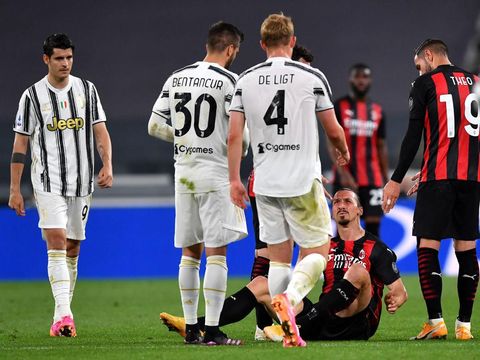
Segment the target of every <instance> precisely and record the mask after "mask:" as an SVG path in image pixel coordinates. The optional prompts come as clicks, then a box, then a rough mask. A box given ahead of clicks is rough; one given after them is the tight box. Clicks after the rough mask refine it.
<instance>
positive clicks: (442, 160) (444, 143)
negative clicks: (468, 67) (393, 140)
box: [409, 65, 480, 182]
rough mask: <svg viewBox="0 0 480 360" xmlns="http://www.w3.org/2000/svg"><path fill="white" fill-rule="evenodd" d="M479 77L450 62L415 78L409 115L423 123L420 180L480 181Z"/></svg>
mask: <svg viewBox="0 0 480 360" xmlns="http://www.w3.org/2000/svg"><path fill="white" fill-rule="evenodd" d="M477 81H478V77H477V76H476V75H473V74H471V73H469V72H468V71H465V70H462V69H461V68H459V67H456V66H453V65H440V66H438V67H437V68H436V69H435V70H433V71H431V72H429V73H426V74H423V75H422V76H420V77H419V78H418V79H417V80H415V82H414V84H413V86H412V90H411V92H410V99H409V103H410V119H411V121H412V119H413V121H415V120H417V121H422V122H423V125H424V131H423V138H424V144H425V145H424V151H423V161H422V168H421V178H420V181H422V182H425V181H431V180H446V179H451V180H468V181H480V166H479V152H480V145H479V144H480V143H479V133H480V113H479V99H478V95H476V94H474V91H473V87H474V85H475V83H476V82H477Z"/></svg>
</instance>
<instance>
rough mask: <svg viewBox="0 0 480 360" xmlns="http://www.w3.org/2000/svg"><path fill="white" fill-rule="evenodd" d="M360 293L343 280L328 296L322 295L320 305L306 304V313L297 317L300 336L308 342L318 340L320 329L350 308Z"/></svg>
mask: <svg viewBox="0 0 480 360" xmlns="http://www.w3.org/2000/svg"><path fill="white" fill-rule="evenodd" d="M359 293H360V290H359V289H357V288H356V287H355V286H353V285H352V283H351V282H350V281H348V280H346V279H342V280H340V281H339V282H337V283H336V284H335V285H334V287H333V289H332V290H331V291H330V292H329V293H328V294H325V295H322V296H321V297H320V300H319V301H318V303H316V304H313V307H312V306H308V303H307V304H304V311H302V313H300V314H298V315H297V317H296V322H297V325H298V327H299V329H300V335H301V336H302V337H303V338H304V339H307V340H313V339H316V338H317V337H318V329H319V328H320V327H321V326H323V325H324V324H325V321H328V320H329V319H331V318H330V315H331V314H335V313H337V312H338V311H340V310H342V309H345V308H346V307H348V306H349V305H350V304H351V303H352V302H353V301H354V300H355V299H356V298H357V296H358V294H359ZM307 301H308V300H307ZM308 309H310V310H308ZM305 312H306V314H304V313H305ZM302 314H304V315H302Z"/></svg>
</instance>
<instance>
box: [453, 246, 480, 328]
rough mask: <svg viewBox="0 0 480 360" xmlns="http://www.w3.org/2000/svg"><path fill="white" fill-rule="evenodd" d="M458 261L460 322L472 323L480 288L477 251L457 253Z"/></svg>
mask: <svg viewBox="0 0 480 360" xmlns="http://www.w3.org/2000/svg"><path fill="white" fill-rule="evenodd" d="M455 255H456V256H457V260H458V267H459V269H458V279H457V290H458V300H459V302H460V309H459V310H458V320H459V321H462V322H470V318H471V317H472V308H473V301H474V300H475V294H476V292H477V286H478V260H477V250H476V249H471V250H467V251H456V252H455Z"/></svg>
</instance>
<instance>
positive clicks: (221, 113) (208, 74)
mask: <svg viewBox="0 0 480 360" xmlns="http://www.w3.org/2000/svg"><path fill="white" fill-rule="evenodd" d="M236 80H237V75H236V74H234V73H232V72H230V71H228V70H226V69H225V68H223V67H221V66H220V65H218V64H215V63H210V62H205V61H198V62H196V63H194V64H192V65H189V66H186V67H184V68H182V69H179V70H177V71H175V72H174V73H173V74H172V75H171V76H170V77H169V78H168V80H167V81H166V82H165V85H164V86H163V89H162V92H161V94H160V96H159V97H158V99H157V101H156V102H155V105H154V106H153V110H152V112H153V113H154V114H156V115H158V116H159V117H160V118H162V119H163V120H164V121H165V122H171V124H172V127H173V131H174V141H173V147H174V159H175V190H176V191H177V192H179V193H203V192H209V191H216V190H219V189H220V188H222V187H225V186H228V184H229V182H228V164H227V135H228V120H229V116H228V115H229V112H228V108H229V107H230V102H231V100H232V96H233V89H234V87H235V82H236Z"/></svg>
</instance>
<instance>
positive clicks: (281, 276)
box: [268, 261, 291, 297]
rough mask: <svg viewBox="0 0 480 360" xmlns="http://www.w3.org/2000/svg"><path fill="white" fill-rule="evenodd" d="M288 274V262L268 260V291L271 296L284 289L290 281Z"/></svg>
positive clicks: (289, 271) (289, 269)
mask: <svg viewBox="0 0 480 360" xmlns="http://www.w3.org/2000/svg"><path fill="white" fill-rule="evenodd" d="M290 276H291V265H290V264H288V263H280V262H276V261H270V269H269V270H268V291H269V292H270V296H271V297H274V296H275V295H278V294H281V293H283V292H284V291H285V289H286V288H287V286H288V283H289V282H290Z"/></svg>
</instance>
